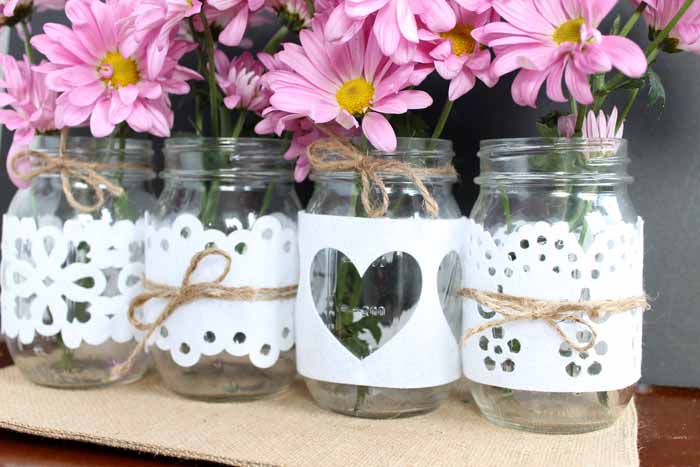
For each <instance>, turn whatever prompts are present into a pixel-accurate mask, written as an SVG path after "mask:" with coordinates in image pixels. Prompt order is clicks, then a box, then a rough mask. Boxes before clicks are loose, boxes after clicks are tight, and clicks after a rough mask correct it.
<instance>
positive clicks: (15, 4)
mask: <svg viewBox="0 0 700 467" xmlns="http://www.w3.org/2000/svg"><path fill="white" fill-rule="evenodd" d="M31 13H32V2H31V0H0V26H14V25H15V24H17V23H19V22H20V21H22V20H23V19H24V18H27V17H28V16H30V15H31Z"/></svg>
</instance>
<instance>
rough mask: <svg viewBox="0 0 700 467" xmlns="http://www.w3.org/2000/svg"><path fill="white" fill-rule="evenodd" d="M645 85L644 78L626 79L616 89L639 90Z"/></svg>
mask: <svg viewBox="0 0 700 467" xmlns="http://www.w3.org/2000/svg"><path fill="white" fill-rule="evenodd" d="M645 84H646V76H642V77H641V78H636V79H631V78H627V79H626V80H624V81H623V82H622V84H620V85H619V86H618V87H617V89H640V88H642V87H644V85H645Z"/></svg>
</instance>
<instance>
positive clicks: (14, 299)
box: [2, 136, 155, 388]
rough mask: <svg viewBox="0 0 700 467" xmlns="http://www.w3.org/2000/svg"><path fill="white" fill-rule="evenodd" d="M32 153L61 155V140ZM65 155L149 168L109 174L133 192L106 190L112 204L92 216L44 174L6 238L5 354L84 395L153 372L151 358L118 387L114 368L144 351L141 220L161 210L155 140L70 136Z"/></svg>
mask: <svg viewBox="0 0 700 467" xmlns="http://www.w3.org/2000/svg"><path fill="white" fill-rule="evenodd" d="M31 148H32V149H33V150H36V151H40V152H43V153H46V154H48V155H50V156H53V157H57V155H58V148H59V138H58V137H56V136H37V137H36V138H35V139H34V141H33V143H32V145H31ZM67 153H68V157H70V158H73V159H78V160H83V161H88V162H98V163H123V162H127V163H132V164H138V165H142V166H144V167H143V168H125V169H119V170H112V171H109V172H106V171H103V172H101V174H102V175H105V176H107V177H108V178H109V179H111V180H112V181H113V183H116V184H117V185H119V186H121V187H122V188H124V190H125V194H124V195H122V196H120V197H115V196H113V195H112V194H111V193H110V192H109V191H107V190H105V189H102V192H103V194H104V197H105V203H104V205H103V206H102V207H101V208H99V209H97V210H95V211H94V212H88V213H83V212H79V211H77V210H76V209H75V208H73V207H72V206H71V205H70V204H69V203H68V201H67V200H66V196H65V194H64V191H63V186H62V182H61V177H60V175H59V174H57V173H52V174H44V175H40V176H38V177H36V178H34V179H33V181H32V184H31V187H29V188H26V189H22V190H19V191H18V192H17V193H16V194H15V196H14V198H13V199H12V202H11V204H10V207H9V210H8V213H7V215H6V216H5V221H4V226H3V239H2V241H3V268H2V283H3V291H2V300H3V323H2V325H3V332H4V334H5V335H6V342H7V346H8V348H9V351H10V354H11V355H12V359H13V360H14V362H15V364H16V365H17V367H18V368H19V369H20V370H21V371H22V373H23V374H24V375H25V377H27V378H28V379H29V380H31V381H33V382H35V383H37V384H41V385H45V386H52V387H59V388H84V387H92V386H103V385H106V384H109V383H114V382H116V381H120V382H131V381H135V380H137V379H139V378H140V377H141V376H142V375H143V374H144V373H145V371H146V370H147V367H148V359H147V358H146V357H145V356H144V357H142V358H140V359H138V360H137V361H136V362H135V364H134V365H133V367H132V368H131V370H130V371H129V372H128V373H126V374H125V375H123V376H121V377H120V378H118V379H115V377H114V376H113V375H112V373H111V370H112V368H113V367H115V366H116V365H118V364H119V363H121V362H123V361H124V360H126V359H127V357H128V356H129V355H130V354H131V352H132V350H133V349H134V348H135V347H136V345H137V342H136V340H135V337H134V334H133V330H132V328H131V326H130V325H129V323H128V320H127V317H126V316H127V309H128V300H129V298H130V297H131V296H132V295H133V294H135V293H137V291H138V290H137V289H138V288H139V287H140V275H141V273H140V271H141V269H142V268H143V230H142V228H143V213H144V212H145V210H146V209H149V208H150V207H152V206H153V204H154V203H155V196H154V195H153V191H152V186H151V180H152V179H153V176H154V174H153V171H152V170H151V169H150V164H151V159H152V156H153V151H152V149H151V142H150V141H147V140H132V139H127V140H117V139H104V140H97V139H93V138H80V137H71V138H69V139H68V141H67ZM70 189H71V191H72V193H73V195H74V197H75V198H76V200H77V201H78V202H79V203H81V204H83V205H85V206H90V205H92V204H93V203H94V202H95V200H96V198H95V192H94V191H93V189H92V188H91V187H89V186H88V185H87V184H86V183H84V182H83V181H81V180H76V179H72V180H70ZM20 225H21V227H20ZM75 286H78V288H79V289H76V288H75ZM71 290H73V291H72V292H71ZM80 297H82V298H80ZM8 333H9V334H8ZM10 334H11V335H10Z"/></svg>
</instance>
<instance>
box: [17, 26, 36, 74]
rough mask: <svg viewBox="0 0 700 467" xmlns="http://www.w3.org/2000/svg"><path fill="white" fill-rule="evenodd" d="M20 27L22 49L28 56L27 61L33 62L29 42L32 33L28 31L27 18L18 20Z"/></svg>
mask: <svg viewBox="0 0 700 467" xmlns="http://www.w3.org/2000/svg"><path fill="white" fill-rule="evenodd" d="M19 24H20V27H21V28H22V33H23V34H24V51H25V53H26V54H27V58H29V63H30V64H33V63H34V49H33V48H32V44H31V42H30V40H31V38H32V34H31V33H30V32H29V26H28V25H27V20H26V19H23V20H22V21H20V23H19Z"/></svg>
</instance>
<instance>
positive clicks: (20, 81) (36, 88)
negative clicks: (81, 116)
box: [0, 54, 56, 188]
mask: <svg viewBox="0 0 700 467" xmlns="http://www.w3.org/2000/svg"><path fill="white" fill-rule="evenodd" d="M0 69H1V70H2V72H3V77H2V79H0V89H4V91H0V108H1V107H6V106H9V107H10V108H9V109H0V124H3V125H5V126H6V127H7V129H8V130H11V131H14V135H13V139H12V146H11V147H10V151H9V155H12V154H15V153H17V152H18V151H20V150H23V149H25V148H26V147H27V146H28V145H29V143H31V141H32V139H33V138H34V135H35V134H36V133H46V132H48V131H52V130H55V129H56V128H55V126H54V113H55V111H56V93H54V92H52V91H50V90H49V89H48V88H47V87H46V85H45V84H44V76H43V75H41V74H39V73H37V72H35V71H33V70H32V68H31V65H30V64H29V60H28V59H27V58H26V57H25V58H24V60H22V61H16V60H15V59H14V58H13V57H11V56H9V55H4V54H0ZM10 159H11V157H8V161H9V160H10ZM30 165H31V164H30V163H29V161H26V164H25V166H24V167H21V170H28V169H30V168H31V167H29V166H30ZM8 173H9V175H10V179H11V180H12V183H14V184H15V185H16V186H17V187H18V188H25V187H27V186H29V185H31V182H29V183H28V182H26V181H24V180H22V179H19V178H17V177H15V176H14V175H13V172H12V171H11V170H10V168H9V167H8Z"/></svg>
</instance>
